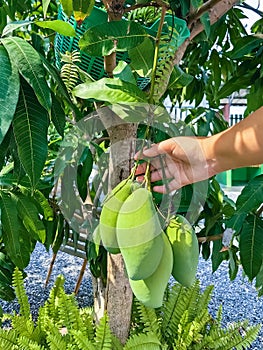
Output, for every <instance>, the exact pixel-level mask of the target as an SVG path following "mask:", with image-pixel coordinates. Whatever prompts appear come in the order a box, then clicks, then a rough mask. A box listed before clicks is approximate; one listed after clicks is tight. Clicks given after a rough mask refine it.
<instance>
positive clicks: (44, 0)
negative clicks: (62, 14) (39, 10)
mask: <svg viewBox="0 0 263 350" xmlns="http://www.w3.org/2000/svg"><path fill="white" fill-rule="evenodd" d="M50 2H51V0H42V7H43V14H44V18H46V15H47V10H48V6H49V4H50Z"/></svg>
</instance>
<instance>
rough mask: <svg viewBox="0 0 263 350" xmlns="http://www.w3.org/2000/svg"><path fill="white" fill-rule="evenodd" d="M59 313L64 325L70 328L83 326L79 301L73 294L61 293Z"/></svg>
mask: <svg viewBox="0 0 263 350" xmlns="http://www.w3.org/2000/svg"><path fill="white" fill-rule="evenodd" d="M58 315H59V319H60V320H61V321H62V323H63V325H64V326H65V327H67V328H68V329H79V328H83V324H82V320H81V318H80V313H79V308H78V305H77V301H76V299H75V296H74V295H73V294H72V295H67V294H66V293H65V292H63V293H61V294H60V297H59V299H58Z"/></svg>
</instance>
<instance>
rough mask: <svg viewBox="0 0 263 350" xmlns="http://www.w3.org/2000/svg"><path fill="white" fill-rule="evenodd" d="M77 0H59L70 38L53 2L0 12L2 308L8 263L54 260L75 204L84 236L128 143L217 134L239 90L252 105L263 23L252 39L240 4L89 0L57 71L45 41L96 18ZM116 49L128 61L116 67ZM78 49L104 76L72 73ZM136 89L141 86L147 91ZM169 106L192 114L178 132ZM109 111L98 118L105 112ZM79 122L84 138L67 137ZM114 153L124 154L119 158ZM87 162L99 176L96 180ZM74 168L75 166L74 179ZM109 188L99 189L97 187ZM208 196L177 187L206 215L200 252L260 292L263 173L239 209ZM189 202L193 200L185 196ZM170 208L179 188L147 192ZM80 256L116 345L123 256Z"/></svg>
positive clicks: (91, 251)
mask: <svg viewBox="0 0 263 350" xmlns="http://www.w3.org/2000/svg"><path fill="white" fill-rule="evenodd" d="M77 3H78V2H77V1H76V2H75V1H74V2H72V1H61V4H62V6H63V10H64V12H65V14H66V16H68V17H70V16H71V15H72V13H73V15H74V16H75V19H76V22H74V23H75V29H74V28H73V27H72V25H71V24H69V23H67V22H68V20H67V19H66V20H63V21H62V20H57V19H55V18H54V17H55V15H56V11H57V7H56V2H53V1H43V2H42V4H40V3H37V2H34V1H28V2H26V3H23V4H22V5H23V6H26V8H27V10H28V11H24V10H22V8H21V6H22V5H21V3H20V2H19V1H18V2H17V3H16V4H15V5H14V4H13V5H12V6H10V4H9V2H8V1H2V3H1V7H0V14H1V18H4V19H5V20H6V18H7V17H9V18H11V19H12V20H13V22H12V23H8V24H7V25H6V26H5V27H3V26H2V28H1V30H2V36H1V39H0V41H1V46H0V60H1V69H2V84H1V87H0V99H1V105H2V108H1V111H0V113H1V115H0V116H1V118H0V120H1V135H0V142H1V146H0V162H1V169H2V170H1V174H0V175H1V192H0V205H1V229H2V231H1V261H2V263H1V266H0V268H1V272H2V275H1V276H2V277H1V297H2V298H5V299H12V298H13V296H14V294H13V291H12V288H11V287H10V283H11V273H12V271H13V269H14V266H18V267H19V268H20V269H22V270H23V269H24V268H25V267H26V266H27V264H28V262H29V259H30V254H31V252H32V251H33V249H34V246H35V244H36V242H37V241H40V242H42V243H43V244H45V246H46V247H47V249H49V248H50V247H52V249H53V250H54V252H56V251H57V250H58V249H59V246H60V245H61V243H62V242H63V239H67V237H68V234H69V232H72V231H73V235H74V236H75V238H76V240H77V237H78V234H79V233H80V232H79V226H78V223H77V224H76V222H72V220H68V219H69V218H71V217H72V215H73V216H74V212H75V210H77V211H78V213H79V212H81V213H82V212H83V207H85V208H87V207H88V214H89V215H88V220H87V221H86V222H85V224H86V230H88V232H91V231H93V230H94V228H95V226H96V224H97V223H98V220H99V212H100V208H101V205H102V201H101V199H100V196H99V194H98V190H99V189H100V190H102V191H103V194H104V195H106V194H107V192H108V191H109V190H110V189H111V188H114V187H115V186H116V185H117V184H118V183H119V182H121V181H122V180H124V179H126V178H128V177H129V175H130V174H131V171H132V167H133V155H134V152H135V150H136V146H135V144H134V142H133V141H134V139H141V140H142V145H145V142H146V141H147V142H159V141H161V140H163V139H165V138H168V137H171V136H173V135H186V134H189V133H191V135H200V136H207V135H209V134H211V133H216V132H219V131H221V130H222V129H224V128H226V127H227V124H226V122H225V121H224V119H223V117H222V110H221V106H220V100H221V99H222V98H225V97H228V96H230V95H231V94H232V93H233V92H235V91H239V90H240V89H241V88H246V89H247V102H248V103H247V110H246V114H248V113H249V112H251V111H253V110H255V109H257V108H258V107H260V106H261V105H262V96H261V95H260V90H261V81H262V77H261V50H262V35H261V32H262V20H259V21H258V22H256V23H255V24H254V26H253V28H252V30H253V32H252V34H248V33H247V31H246V29H245V28H244V26H243V25H242V22H241V19H242V18H243V17H244V14H243V12H242V9H243V7H246V5H245V3H244V4H243V3H241V4H239V3H238V2H237V1H236V0H229V1H224V0H210V1H202V0H200V1H196V0H191V1H170V2H163V1H157V2H151V3H141V2H137V3H133V2H132V3H130V2H129V3H128V2H125V1H119V2H116V1H105V2H104V3H103V4H102V3H96V5H98V6H101V7H102V8H103V11H105V14H106V17H105V18H106V20H105V21H103V23H99V24H97V25H96V23H93V27H91V28H88V29H87V31H86V32H85V33H84V34H83V35H82V36H81V38H77V39H80V40H79V42H78V43H79V49H80V51H79V50H74V51H73V52H72V54H70V53H68V52H65V53H64V54H63V55H62V56H61V57H59V61H60V62H59V65H60V67H61V66H62V67H61V75H60V72H59V71H58V70H57V68H56V67H55V61H54V53H53V47H54V48H55V50H56V45H57V43H58V42H57V41H56V40H55V41H54V40H53V39H54V33H55V32H57V33H58V34H61V35H63V36H65V37H68V38H71V39H72V38H74V36H76V35H78V34H76V32H77V33H78V30H79V28H80V26H81V23H82V22H83V21H84V23H85V18H87V19H89V17H91V16H92V11H94V3H93V2H90V1H87V2H86V3H84V4H82V3H83V2H81V3H78V4H77ZM41 6H42V7H41ZM42 11H43V12H42ZM42 13H44V16H43V15H42ZM42 17H44V18H45V19H44V20H43V18H42ZM66 18H67V17H66ZM1 23H5V21H3V22H1ZM76 23H77V25H76ZM57 38H58V37H57ZM47 46H49V47H48V48H47ZM120 53H125V54H126V56H125V55H124V56H122V58H121V59H120V58H119V57H120V56H118V54H120ZM82 54H87V55H88V56H90V57H101V58H102V59H103V60H104V64H105V75H104V73H103V75H104V76H103V77H96V78H94V76H92V73H90V72H86V71H85V70H84V69H83V68H82V66H81V58H82V56H81V55H82ZM57 59H58V58H57ZM57 64H58V62H57ZM140 81H143V82H144V83H145V85H144V86H143V87H142V86H140V84H139V83H138V82H140ZM166 97H169V98H170V99H171V100H172V102H173V105H175V104H176V103H177V104H179V105H182V104H183V102H186V101H189V102H191V103H192V104H193V105H194V108H192V109H191V110H190V111H189V114H188V116H187V118H186V120H185V123H184V124H182V123H180V122H179V123H178V122H175V121H174V120H172V119H170V118H169V116H167V114H166V113H165V112H164V110H165V109H164V108H163V109H158V108H161V107H162V106H163V104H164V101H165V98H166ZM204 98H205V99H206V102H207V105H206V106H205V107H203V106H202V101H203V99H204ZM134 104H135V107H134ZM105 105H106V106H107V108H106V109H105V108H101V107H102V106H105ZM118 106H122V107H121V108H117V107H118ZM127 106H128V109H129V113H128V114H131V115H133V116H132V118H131V119H129V118H128V122H127V121H125V113H124V111H125V108H126V107H127ZM141 106H143V107H141ZM149 106H150V108H149ZM138 107H139V108H138ZM140 108H142V111H141V110H140ZM134 111H135V112H134ZM160 111H161V112H160ZM88 113H93V114H92V118H91V119H92V121H93V122H92V124H90V123H89V124H88V126H87V124H85V123H82V121H83V119H82V118H83V117H84V116H86V115H87V114H88ZM146 114H147V118H146V117H145V115H146ZM149 115H150V117H151V118H148V117H149ZM158 115H159V119H158ZM120 118H123V120H122V119H120ZM126 120H127V119H126ZM84 121H85V118H84ZM76 123H77V127H78V130H80V132H83V134H85V135H88V139H85V138H80V139H78V137H76V138H72V137H71V136H72V130H73V129H74V125H76ZM81 126H83V128H82V129H81ZM67 134H68V135H70V137H69V138H67V137H65V142H64V143H63V144H62V153H61V152H60V153H58V152H59V151H58V148H59V146H61V142H62V141H61V140H62V139H63V138H64V136H65V135H67ZM73 135H74V133H73ZM81 136H83V135H81ZM83 137H84V136H83ZM83 140H84V141H85V142H84V144H83ZM114 145H117V146H118V150H120V149H121V152H119V153H118V152H116V149H114ZM76 149H77V150H78V152H80V153H78V157H77V162H75V163H74V162H73V163H72V157H73V158H74V156H73V154H74V152H75V150H76ZM107 150H110V154H109V155H108V153H107ZM58 154H59V157H58ZM117 156H118V157H119V156H121V161H120V160H119V159H118V157H117ZM55 160H57V161H56V166H55ZM61 160H62V161H61ZM96 163H97V164H98V165H99V173H98V175H97V176H95V177H92V176H91V174H92V168H93V167H94V166H95V167H96V165H97V164H96ZM72 165H73V168H74V169H77V175H76V179H73V180H72V174H71V171H72ZM54 169H55V171H54ZM105 169H109V178H108V181H103V179H104V178H103V176H104V174H106V173H105ZM61 170H62V172H63V176H62V180H63V181H62V184H61V186H62V187H61V189H62V191H61V196H62V201H63V204H62V205H61V204H60V203H58V201H57V197H58V196H59V195H60V193H59V191H58V189H59V185H58V183H57V182H56V180H57V177H56V175H57V174H59V173H60V171H61ZM87 183H88V185H87ZM108 183H109V184H110V186H109V188H108V186H105V184H108ZM199 185H200V187H198V188H200V189H201V190H200V191H197V192H198V194H200V193H201V194H202V185H203V184H199ZM65 188H66V191H63V189H65ZM76 188H77V192H78V193H79V195H78V196H76V190H75V189H76ZM206 190H207V191H203V194H204V193H205V197H204V196H203V198H201V200H200V198H199V197H198V196H197V193H196V191H194V187H193V186H187V187H185V188H183V189H182V190H181V192H180V196H179V197H180V206H179V208H177V209H178V212H179V213H180V214H183V215H185V214H186V213H187V212H189V206H190V205H191V203H193V202H194V203H195V201H196V200H197V201H198V203H199V202H200V201H201V203H202V208H200V207H198V209H199V211H198V215H195V216H194V219H191V220H190V221H191V225H192V226H193V227H194V228H198V227H199V226H200V222H204V223H205V225H204V227H203V228H202V229H201V230H196V234H197V237H198V238H199V242H200V251H201V253H202V255H203V256H204V257H205V258H207V259H208V258H209V257H210V256H211V258H212V267H213V270H216V269H217V267H218V266H219V265H220V263H221V262H222V261H223V260H225V259H226V260H229V272H230V278H235V276H236V273H237V270H238V266H239V265H240V264H242V266H243V268H244V271H245V273H246V275H247V276H248V278H249V280H251V281H252V280H254V279H256V286H257V287H258V288H259V293H261V289H262V283H263V282H262V268H261V267H262V248H263V247H262V244H263V241H262V238H261V235H260V230H261V227H262V219H261V215H260V214H261V211H262V210H261V208H260V206H261V202H262V200H261V198H262V176H259V177H257V178H255V179H254V180H252V181H251V183H249V184H248V186H246V187H245V189H244V190H243V191H242V193H241V195H240V196H239V198H238V200H237V202H236V203H233V202H232V201H231V200H229V199H228V198H227V197H226V196H225V195H224V193H223V191H222V190H221V188H220V186H219V184H218V183H217V181H216V179H214V178H213V179H211V180H210V181H209V183H208V187H207V188H206ZM193 193H194V195H195V196H197V197H195V198H194V199H193ZM203 194H202V195H203ZM252 194H253V197H252ZM63 196H64V197H63ZM154 196H156V195H154ZM72 201H73V204H72ZM176 202H178V193H175V194H174V195H173V196H170V197H169V198H168V199H167V196H166V197H165V196H161V198H160V197H159V198H158V196H156V197H155V204H156V206H157V207H158V206H160V204H163V203H165V206H164V207H165V210H169V205H170V203H176ZM68 203H70V205H68ZM166 203H169V205H166ZM72 207H74V210H73V211H72V212H71V209H72ZM66 219H67V220H66ZM82 224H83V223H82ZM74 225H76V226H74ZM226 228H231V229H233V230H235V235H234V236H232V237H231V239H230V242H229V243H228V245H227V247H226V248H227V249H225V250H224V251H223V252H222V251H221V250H222V238H223V232H224V231H225V230H226ZM95 243H96V242H95ZM87 253H88V260H89V263H90V268H91V271H92V272H93V274H94V276H95V277H96V278H97V280H96V281H95V279H94V292H95V302H96V305H98V306H100V307H101V310H102V311H104V309H106V310H107V312H108V314H109V317H110V325H111V329H112V330H113V332H114V334H116V335H117V336H118V337H119V338H120V339H121V341H122V342H123V343H124V342H125V340H126V338H127V336H128V333H129V329H130V319H131V308H132V298H133V293H132V290H131V288H130V283H129V280H128V278H127V276H126V272H125V268H124V263H123V258H122V256H121V254H117V255H115V254H110V253H109V254H108V253H107V254H106V251H105V249H104V248H103V247H100V248H98V247H97V246H96V244H94V242H91V241H89V242H88V243H87ZM106 260H107V269H106ZM106 270H107V271H106ZM104 282H105V283H106V288H105V286H104V285H103V283H104ZM101 285H102V287H101ZM101 291H102V293H101ZM97 303H98V304H97ZM101 310H97V313H99V311H101Z"/></svg>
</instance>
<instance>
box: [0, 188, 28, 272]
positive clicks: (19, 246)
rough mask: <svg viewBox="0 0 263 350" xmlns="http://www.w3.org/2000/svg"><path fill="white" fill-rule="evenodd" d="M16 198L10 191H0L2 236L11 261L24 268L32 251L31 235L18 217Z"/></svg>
mask: <svg viewBox="0 0 263 350" xmlns="http://www.w3.org/2000/svg"><path fill="white" fill-rule="evenodd" d="M16 205H17V202H16V198H15V197H14V195H13V194H12V193H7V192H4V191H2V192H1V193H0V207H1V222H2V237H3V242H4V245H5V249H6V251H7V254H8V255H9V257H10V259H11V260H12V262H13V263H14V264H15V265H16V266H17V267H18V268H20V269H24V268H25V267H26V266H27V265H28V263H29V260H30V253H31V251H32V244H31V237H30V235H28V232H27V230H26V229H25V227H24V226H23V224H22V221H21V220H20V218H19V217H18V213H17V206H16Z"/></svg>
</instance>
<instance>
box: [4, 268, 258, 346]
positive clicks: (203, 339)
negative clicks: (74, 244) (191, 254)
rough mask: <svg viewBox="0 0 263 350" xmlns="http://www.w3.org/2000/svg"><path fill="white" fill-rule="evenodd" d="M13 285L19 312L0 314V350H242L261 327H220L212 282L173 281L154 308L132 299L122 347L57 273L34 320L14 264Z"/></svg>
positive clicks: (243, 324) (244, 324) (104, 320)
mask: <svg viewBox="0 0 263 350" xmlns="http://www.w3.org/2000/svg"><path fill="white" fill-rule="evenodd" d="M13 285H14V289H15V292H16V296H17V299H18V301H19V304H20V314H15V315H7V314H5V315H4V316H3V318H2V320H3V321H4V320H7V319H9V320H10V321H11V327H10V328H8V329H5V328H2V329H0V349H4V350H17V349H19V350H44V349H49V350H58V349H59V350H86V349H89V350H107V349H114V350H160V349H161V350H165V349H166V350H170V349H177V350H190V349H191V350H201V349H216V350H228V349H229V350H230V349H236V350H243V349H246V348H248V347H249V346H250V345H251V343H252V342H253V341H254V340H255V339H256V336H257V334H258V331H259V329H260V325H258V326H253V327H251V326H249V325H248V322H247V321H243V322H238V323H235V324H233V325H231V326H230V327H229V328H227V329H224V328H223V327H222V326H221V320H222V308H219V310H218V313H217V316H216V318H215V319H213V318H212V317H211V315H210V314H209V312H208V304H209V302H210V299H211V293H212V289H213V288H212V287H211V286H209V287H207V288H206V290H205V291H204V292H201V291H200V286H199V283H198V282H196V283H195V284H194V285H193V286H192V287H191V288H184V287H182V286H180V285H179V284H175V285H174V286H173V287H172V288H171V289H170V290H168V291H167V295H166V297H165V301H164V303H163V306H162V307H161V308H160V309H158V310H155V309H150V308H147V307H145V306H144V305H142V304H140V303H139V302H138V301H136V300H135V302H134V309H133V319H132V322H131V332H130V337H129V339H128V340H127V342H126V344H125V345H122V344H121V343H120V341H119V340H118V339H117V338H116V337H115V336H114V335H113V334H112V333H111V331H110V327H109V322H108V317H107V315H106V314H105V315H104V317H103V318H102V319H101V320H100V323H99V324H98V325H96V324H95V322H94V320H93V313H92V309H91V308H79V307H78V305H77V303H76V299H75V297H74V295H67V294H66V293H65V291H64V278H63V277H62V276H59V277H58V278H57V280H56V282H55V285H54V287H53V288H52V290H51V292H50V296H49V298H48V300H47V301H46V303H45V304H44V306H42V307H41V308H40V309H39V316H38V320H37V322H36V324H34V322H33V321H32V316H31V314H30V305H29V303H28V298H27V296H26V293H25V289H24V286H23V277H22V273H21V271H19V270H18V269H17V268H16V269H15V271H14V275H13ZM240 330H244V335H241V333H240Z"/></svg>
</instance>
